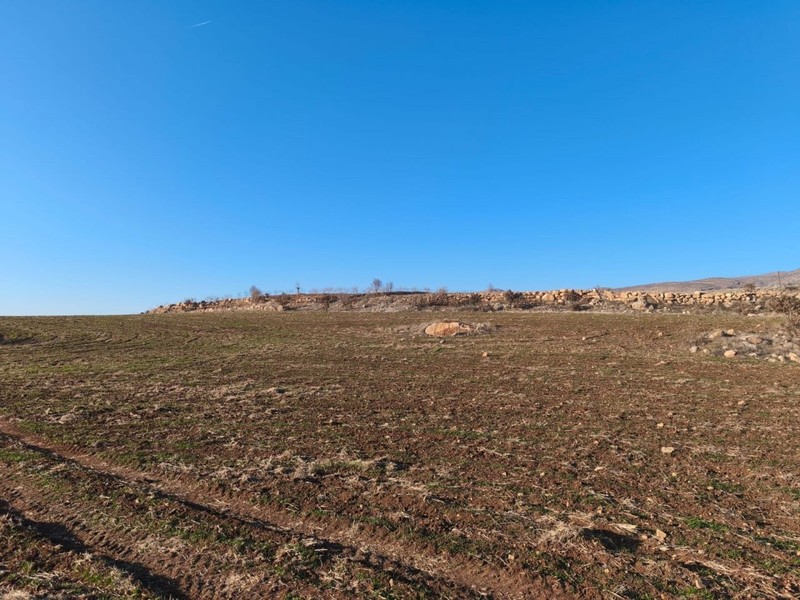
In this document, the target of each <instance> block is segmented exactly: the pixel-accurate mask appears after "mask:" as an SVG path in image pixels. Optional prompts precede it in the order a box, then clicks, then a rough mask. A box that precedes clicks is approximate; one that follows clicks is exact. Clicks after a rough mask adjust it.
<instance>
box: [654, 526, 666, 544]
mask: <svg viewBox="0 0 800 600" xmlns="http://www.w3.org/2000/svg"><path fill="white" fill-rule="evenodd" d="M653 537H654V538H656V539H657V540H658V541H659V542H661V543H662V544H663V543H664V541H665V540H666V539H667V534H666V533H664V532H663V531H661V530H660V529H656V533H655V535H654V536H653Z"/></svg>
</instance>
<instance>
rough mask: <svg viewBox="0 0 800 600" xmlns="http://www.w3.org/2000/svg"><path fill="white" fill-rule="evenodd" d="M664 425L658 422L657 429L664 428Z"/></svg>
mask: <svg viewBox="0 0 800 600" xmlns="http://www.w3.org/2000/svg"><path fill="white" fill-rule="evenodd" d="M663 427H664V424H663V423H656V429H663Z"/></svg>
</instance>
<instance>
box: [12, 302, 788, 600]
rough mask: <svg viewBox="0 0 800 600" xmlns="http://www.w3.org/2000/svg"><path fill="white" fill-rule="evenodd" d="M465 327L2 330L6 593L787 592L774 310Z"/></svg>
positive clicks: (310, 317)
mask: <svg viewBox="0 0 800 600" xmlns="http://www.w3.org/2000/svg"><path fill="white" fill-rule="evenodd" d="M475 316H476V315H475V313H465V314H457V313H454V314H448V318H452V319H458V320H461V321H465V322H471V321H474V320H475ZM480 318H481V320H490V321H491V323H492V325H494V326H496V328H495V329H493V330H488V331H487V332H486V333H484V334H483V335H475V336H468V337H461V338H448V339H445V340H444V341H442V340H439V339H436V338H431V337H427V336H425V335H423V334H421V333H420V331H421V327H420V326H421V325H424V324H425V323H430V322H431V321H432V320H433V319H432V318H431V314H423V313H394V314H381V313H368V314H364V313H322V312H316V313H276V314H273V313H263V312H258V313H257V312H229V313H213V314H170V315H144V316H126V317H82V318H77V317H76V318H66V317H59V318H3V319H0V332H2V333H3V334H4V342H3V343H2V344H0V597H7V598H122V597H125V598H128V597H130V598H168V597H172V598H201V599H203V598H387V599H388V598H482V597H492V598H559V597H563V598H681V597H683V598H797V597H799V596H800V442H798V440H800V365H797V364H793V363H789V364H772V363H768V362H765V361H763V360H755V359H750V358H747V357H736V358H734V359H724V358H721V357H717V356H713V355H704V354H702V353H700V352H697V353H694V354H693V353H690V352H689V348H690V347H691V346H692V345H693V344H695V343H696V340H698V339H701V337H702V336H703V335H704V334H705V333H706V332H708V331H710V330H714V329H717V328H724V329H727V328H733V329H736V330H756V329H759V330H763V331H768V330H770V329H771V328H777V327H778V323H777V321H775V320H770V318H768V317H757V318H754V317H750V318H748V317H743V316H736V315H731V316H719V315H717V316H710V315H706V316H693V315H657V314H656V315H652V314H636V315H632V314H597V313H537V314H525V313H496V314H491V315H480Z"/></svg>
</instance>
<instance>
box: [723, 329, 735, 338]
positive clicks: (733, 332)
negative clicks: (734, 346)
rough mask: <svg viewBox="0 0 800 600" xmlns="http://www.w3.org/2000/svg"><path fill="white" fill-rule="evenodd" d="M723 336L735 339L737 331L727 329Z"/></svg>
mask: <svg viewBox="0 0 800 600" xmlns="http://www.w3.org/2000/svg"><path fill="white" fill-rule="evenodd" d="M722 335H724V336H725V337H733V336H735V335H736V331H735V330H734V329H726V330H725V331H723V332H722Z"/></svg>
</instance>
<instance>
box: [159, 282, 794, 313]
mask: <svg viewBox="0 0 800 600" xmlns="http://www.w3.org/2000/svg"><path fill="white" fill-rule="evenodd" d="M786 294H790V295H795V296H797V297H800V292H797V291H786V290H784V289H780V288H766V289H756V290H751V291H745V290H738V291H727V292H647V291H636V290H634V291H618V290H603V289H592V290H572V289H561V290H550V291H532V292H501V291H489V292H478V293H461V292H437V293H435V294H431V293H425V292H400V293H391V294H383V293H375V294H297V295H295V294H292V295H288V294H284V295H280V296H264V297H261V298H259V299H257V300H253V299H251V298H249V297H247V298H225V299H221V300H208V301H206V300H204V301H202V302H195V301H193V300H186V301H184V302H180V303H177V304H169V305H164V306H159V307H158V308H155V309H153V310H150V311H148V312H150V313H156V314H158V313H172V312H198V311H199V312H213V311H219V310H263V311H283V310H325V311H332V312H336V311H371V312H390V311H404V310H447V309H461V310H489V311H492V310H593V309H594V310H631V311H639V312H654V311H665V312H668V311H672V312H674V311H684V310H685V311H694V310H704V309H721V310H726V309H728V310H738V311H740V312H744V313H749V312H752V313H759V312H763V311H768V310H769V304H770V301H771V300H772V299H774V298H777V297H779V296H782V295H786Z"/></svg>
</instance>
